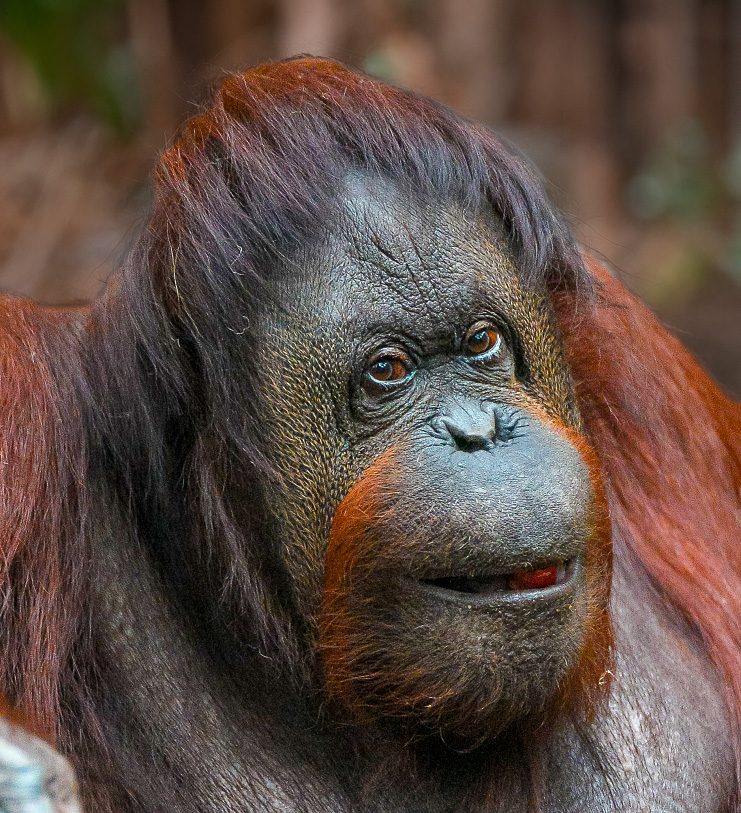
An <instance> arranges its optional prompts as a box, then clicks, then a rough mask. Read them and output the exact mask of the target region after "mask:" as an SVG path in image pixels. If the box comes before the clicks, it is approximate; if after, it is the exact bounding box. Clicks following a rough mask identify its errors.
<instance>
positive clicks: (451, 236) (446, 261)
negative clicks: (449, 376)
mask: <svg viewBox="0 0 741 813" xmlns="http://www.w3.org/2000/svg"><path fill="white" fill-rule="evenodd" d="M277 297H278V306H277V308H275V309H270V308H268V309H267V312H266V311H263V314H262V319H264V320H266V321H267V325H266V327H267V331H266V332H267V334H275V335H280V336H281V345H282V346H283V348H284V351H285V352H286V353H288V352H289V349H288V348H289V346H290V347H291V348H293V349H292V350H290V352H293V353H294V354H295V353H299V352H308V350H307V348H309V347H311V348H314V350H313V351H312V352H314V351H315V353H316V355H317V357H320V356H322V355H323V354H324V353H326V352H327V351H328V350H329V348H335V350H334V351H333V352H335V353H336V354H337V357H338V358H339V356H340V355H342V353H344V352H346V350H347V348H352V347H354V346H356V345H358V344H360V345H362V344H363V343H372V341H371V340H372V339H373V340H375V338H377V339H378V340H379V341H380V342H381V343H382V341H383V339H384V337H387V338H388V339H389V340H391V341H393V340H394V339H395V338H396V339H398V338H399V337H406V338H407V339H411V340H412V341H413V342H414V343H415V344H416V345H417V346H419V347H422V348H424V349H425V351H426V352H428V353H430V354H433V355H434V354H435V353H437V352H440V353H446V352H450V351H451V348H452V347H453V346H454V345H455V344H456V342H457V341H460V339H461V338H462V336H463V335H464V333H465V331H466V330H467V329H468V328H470V326H471V325H472V324H474V323H475V322H477V321H479V320H481V319H487V320H494V321H495V322H496V323H498V324H501V325H504V327H505V329H506V332H507V334H508V335H509V337H510V340H511V341H512V343H513V349H514V350H515V351H516V358H517V365H518V375H520V377H521V380H522V381H523V383H524V385H525V386H526V388H529V389H530V391H531V392H533V393H534V394H537V395H538V397H539V398H540V399H541V400H542V402H543V403H544V404H545V405H546V408H548V405H551V406H552V411H554V412H559V411H561V410H564V409H566V410H570V409H571V402H572V400H573V399H572V397H571V396H572V393H571V384H570V383H569V382H570V377H569V375H568V372H567V369H566V366H565V361H564V358H563V348H562V346H561V342H560V339H559V336H558V331H557V330H556V327H555V319H554V316H553V311H552V306H551V302H550V298H549V295H548V292H547V291H546V290H545V289H537V288H531V287H528V286H525V285H523V284H522V283H521V281H520V278H519V276H518V270H517V268H516V266H515V263H514V261H513V254H512V252H511V251H510V247H509V244H508V241H507V238H506V235H505V232H504V229H503V227H502V225H501V223H500V221H499V220H498V219H497V217H496V214H495V213H494V212H493V211H492V210H491V208H490V207H488V208H487V206H486V205H484V204H482V206H481V207H480V208H479V209H478V210H476V211H468V210H464V209H463V208H462V207H460V206H458V205H456V204H454V203H451V202H450V201H443V200H430V199H424V198H422V197H420V196H418V195H416V194H415V193H414V192H412V191H410V190H407V189H405V188H404V187H403V186H402V185H401V184H398V183H394V182H391V181H382V180H370V179H368V178H367V177H362V176H352V177H350V178H349V179H348V181H347V184H346V188H345V190H344V192H343V194H341V195H340V197H339V202H338V205H337V207H336V212H335V213H334V214H333V216H332V217H330V218H329V222H328V223H327V226H326V230H325V234H324V236H323V238H322V239H321V240H320V241H319V242H318V243H316V244H314V245H313V246H310V247H308V248H305V249H304V250H303V251H302V252H301V253H300V254H299V255H298V256H296V257H294V258H293V259H292V260H291V262H290V264H289V267H287V268H286V269H285V273H284V274H281V275H280V281H279V282H278V290H277ZM263 324H264V323H263ZM374 337H375V338H374ZM338 348H343V349H338Z"/></svg>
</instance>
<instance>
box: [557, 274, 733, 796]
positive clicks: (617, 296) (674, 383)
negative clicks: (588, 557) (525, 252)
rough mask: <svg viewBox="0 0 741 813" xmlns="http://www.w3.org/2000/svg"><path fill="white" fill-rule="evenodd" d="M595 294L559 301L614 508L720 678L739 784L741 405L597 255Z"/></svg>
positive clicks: (583, 407) (580, 394)
mask: <svg viewBox="0 0 741 813" xmlns="http://www.w3.org/2000/svg"><path fill="white" fill-rule="evenodd" d="M587 267H588V269H589V271H590V273H591V274H592V275H593V276H594V278H595V280H597V282H598V284H599V296H598V297H597V298H596V299H595V300H594V301H592V302H589V303H581V304H579V305H577V306H575V304H574V302H573V299H572V298H571V297H569V296H567V295H563V296H560V297H557V298H556V305H557V310H558V311H559V313H560V321H561V327H562V330H563V334H564V340H565V345H566V354H567V359H568V362H569V364H570V366H571V370H572V373H573V375H574V380H575V383H576V388H577V399H578V402H579V408H580V410H581V413H582V417H583V419H584V423H585V426H586V430H587V435H588V437H589V439H590V443H591V444H592V445H593V446H594V448H595V450H596V451H597V455H598V457H599V460H600V463H601V468H602V474H603V478H604V482H605V487H606V492H607V498H608V501H609V505H610V514H611V516H612V522H613V524H614V525H615V527H617V528H619V529H620V531H621V537H622V538H624V539H625V541H626V542H627V544H628V546H629V547H630V548H631V549H632V551H633V552H634V553H635V555H636V556H637V559H638V560H639V561H640V562H641V563H642V565H643V567H644V568H645V569H646V571H647V572H648V574H649V575H650V577H651V578H652V580H653V582H654V584H655V585H656V586H657V587H658V589H659V591H660V592H661V594H663V595H664V596H665V597H666V599H667V600H668V601H669V602H671V603H672V604H673V605H674V606H675V607H677V608H678V609H679V610H680V611H681V612H682V613H683V614H684V615H685V616H686V618H688V619H689V621H690V622H691V623H692V624H693V625H694V626H695V628H696V629H697V630H698V631H699V634H700V636H701V637H702V640H703V642H704V644H705V647H706V649H707V652H708V655H709V657H710V658H711V659H712V661H713V662H714V663H715V664H716V666H717V668H718V669H719V671H720V673H721V675H722V676H723V678H724V682H725V686H726V690H727V702H728V707H729V710H730V713H731V719H732V725H733V730H734V737H735V743H736V746H735V747H736V765H737V790H738V791H741V622H740V619H741V544H739V539H741V405H739V404H736V403H734V402H732V401H730V400H729V399H728V398H726V397H725V396H724V395H723V393H721V392H720V391H719V390H718V388H717V387H716V386H715V384H714V383H713V382H712V381H711V380H710V378H709V377H708V376H707V375H706V374H705V373H704V372H703V370H702V369H701V368H700V367H699V366H698V364H697V363H696V361H695V360H694V359H693V357H692V356H691V355H690V354H689V353H688V352H687V351H686V350H685V349H684V348H683V347H682V345H681V344H680V343H679V342H678V341H677V340H676V339H675V338H674V337H673V336H671V335H670V334H669V333H668V332H667V331H666V330H665V329H664V328H662V327H661V326H660V325H659V323H658V322H657V320H656V318H655V317H654V316H653V314H651V312H650V311H649V310H648V309H647V308H646V307H645V306H644V305H642V304H641V303H640V302H639V301H638V300H637V299H636V298H635V297H633V296H632V295H631V294H629V293H628V292H627V291H626V290H625V288H623V286H622V285H620V283H618V282H617V281H616V280H615V279H613V277H612V276H611V275H610V274H609V272H608V271H607V270H606V269H605V268H604V267H603V266H601V265H600V264H599V263H597V262H596V261H595V260H593V259H591V258H587Z"/></svg>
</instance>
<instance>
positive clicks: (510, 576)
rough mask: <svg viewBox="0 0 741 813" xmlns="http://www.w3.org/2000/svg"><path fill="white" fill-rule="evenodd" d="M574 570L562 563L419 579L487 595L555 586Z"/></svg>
mask: <svg viewBox="0 0 741 813" xmlns="http://www.w3.org/2000/svg"><path fill="white" fill-rule="evenodd" d="M571 570H572V568H571V567H570V562H562V563H560V564H554V565H550V566H549V567H543V568H539V569H537V570H518V571H514V572H512V573H493V574H490V575H486V576H443V577H442V578H439V579H421V580H420V581H421V582H422V584H427V585H430V586H431V587H437V588H439V589H442V590H446V591H450V592H453V593H465V594H469V595H477V596H488V595H492V594H494V593H503V592H518V591H522V590H545V589H546V588H548V587H555V586H556V585H559V584H563V583H564V582H566V580H567V579H568V578H569V576H570V572H571Z"/></svg>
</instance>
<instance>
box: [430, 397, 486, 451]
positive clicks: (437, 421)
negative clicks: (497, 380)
mask: <svg viewBox="0 0 741 813" xmlns="http://www.w3.org/2000/svg"><path fill="white" fill-rule="evenodd" d="M431 425H432V427H433V429H434V430H435V434H436V435H437V436H438V437H441V438H444V439H445V440H449V441H450V442H451V443H452V444H453V445H454V446H455V447H456V448H457V449H459V450H460V451H462V452H480V451H482V450H484V451H488V450H489V449H492V448H493V447H494V440H495V439H496V436H497V418H496V407H495V405H494V404H484V405H483V406H480V407H479V406H476V407H469V408H465V407H455V408H454V409H448V410H446V412H445V413H444V414H443V415H440V416H438V417H437V418H434V419H433V420H432V421H431Z"/></svg>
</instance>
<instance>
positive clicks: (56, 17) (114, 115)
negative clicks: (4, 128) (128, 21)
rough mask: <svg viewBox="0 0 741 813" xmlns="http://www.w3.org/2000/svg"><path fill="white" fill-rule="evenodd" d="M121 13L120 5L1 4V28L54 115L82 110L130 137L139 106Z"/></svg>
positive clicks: (80, 1)
mask: <svg viewBox="0 0 741 813" xmlns="http://www.w3.org/2000/svg"><path fill="white" fill-rule="evenodd" d="M123 10H124V9H123V2H122V0H1V2H0V26H1V27H2V29H3V31H4V32H5V34H6V36H8V37H9V38H10V40H11V41H12V42H13V43H14V44H15V45H16V47H17V48H18V49H19V51H21V52H22V53H23V54H25V56H26V57H27V58H28V59H29V61H30V62H31V64H32V65H33V66H34V68H35V70H36V72H37V74H38V77H39V79H40V81H41V84H42V86H43V88H44V90H45V91H46V93H47V96H48V100H49V103H50V105H51V107H52V108H53V109H64V108H65V107H69V106H79V105H80V104H82V105H83V106H85V107H87V108H89V109H91V110H92V111H93V112H95V113H96V114H97V115H98V116H99V117H100V118H101V119H103V120H104V121H105V122H106V123H108V124H109V125H110V126H112V127H113V128H114V129H115V130H116V131H117V132H119V133H122V134H126V133H128V132H131V131H132V130H133V129H134V127H135V126H136V124H137V122H138V118H139V113H140V107H141V105H140V95H139V88H138V83H137V78H136V70H135V65H134V61H133V57H132V53H131V49H130V47H129V45H128V44H127V43H126V42H125V39H124V36H122V32H123V33H124V34H125V26H124V15H123Z"/></svg>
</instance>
